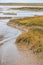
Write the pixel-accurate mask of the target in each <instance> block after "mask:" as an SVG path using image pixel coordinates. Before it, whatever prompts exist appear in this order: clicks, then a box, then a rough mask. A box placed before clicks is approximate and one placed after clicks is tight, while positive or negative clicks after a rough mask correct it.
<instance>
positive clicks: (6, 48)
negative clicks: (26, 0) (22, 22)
mask: <svg viewBox="0 0 43 65" xmlns="http://www.w3.org/2000/svg"><path fill="white" fill-rule="evenodd" d="M14 7H15V6H14ZM14 7H12V6H11V7H10V6H0V35H3V39H2V40H1V41H0V65H34V64H35V65H43V64H42V62H43V61H42V60H40V59H39V58H38V57H37V56H35V55H34V54H33V53H31V52H30V51H29V50H28V48H26V45H25V46H23V47H22V46H21V48H20V47H19V46H18V45H17V44H15V40H16V38H17V37H18V36H19V35H20V34H21V33H22V31H20V30H18V29H15V28H12V27H9V26H7V22H8V21H9V20H10V19H13V18H18V17H26V16H34V15H43V12H35V11H23V10H22V11H21V10H10V9H9V8H14ZM8 9H9V10H8ZM4 13H14V14H15V13H16V15H13V14H12V15H10V14H9V15H8V14H7V15H6V14H4ZM5 17H6V19H5ZM7 17H8V18H7ZM9 17H11V18H9ZM1 44H2V45H1Z"/></svg>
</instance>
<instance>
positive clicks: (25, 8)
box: [9, 7, 43, 11]
mask: <svg viewBox="0 0 43 65" xmlns="http://www.w3.org/2000/svg"><path fill="white" fill-rule="evenodd" d="M9 10H30V11H43V8H41V7H21V8H10V9H9Z"/></svg>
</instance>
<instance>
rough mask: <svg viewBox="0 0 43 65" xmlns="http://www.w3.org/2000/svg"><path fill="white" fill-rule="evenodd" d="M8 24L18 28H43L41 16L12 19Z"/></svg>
mask: <svg viewBox="0 0 43 65" xmlns="http://www.w3.org/2000/svg"><path fill="white" fill-rule="evenodd" d="M8 24H15V25H16V24H17V25H18V26H19V25H20V26H25V27H28V26H43V16H35V17H25V18H20V19H12V20H10V21H9V23H8Z"/></svg>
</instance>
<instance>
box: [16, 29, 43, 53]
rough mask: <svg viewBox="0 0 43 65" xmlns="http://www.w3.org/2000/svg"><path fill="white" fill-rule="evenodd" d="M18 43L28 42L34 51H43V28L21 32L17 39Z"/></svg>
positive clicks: (28, 45)
mask: <svg viewBox="0 0 43 65" xmlns="http://www.w3.org/2000/svg"><path fill="white" fill-rule="evenodd" d="M16 43H17V44H19V43H20V44H22V45H23V44H27V47H28V48H29V49H30V50H32V51H33V52H34V53H40V52H43V30H41V29H38V28H35V29H30V30H29V31H28V32H25V33H23V34H21V35H20V36H19V37H18V38H17V39H16Z"/></svg>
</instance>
